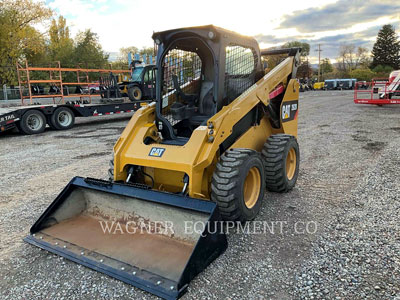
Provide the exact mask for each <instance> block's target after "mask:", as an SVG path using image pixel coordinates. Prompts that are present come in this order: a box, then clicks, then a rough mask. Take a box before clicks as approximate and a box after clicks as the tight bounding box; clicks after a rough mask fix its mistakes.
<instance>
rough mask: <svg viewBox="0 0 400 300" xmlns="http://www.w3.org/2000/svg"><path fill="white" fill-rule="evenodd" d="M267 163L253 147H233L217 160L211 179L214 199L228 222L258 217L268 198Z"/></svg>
mask: <svg viewBox="0 0 400 300" xmlns="http://www.w3.org/2000/svg"><path fill="white" fill-rule="evenodd" d="M264 176H265V175H264V165H263V162H262V159H261V157H260V154H259V153H258V152H256V151H254V150H251V149H230V150H228V151H226V152H225V153H224V154H223V155H222V156H221V158H220V161H219V162H218V163H217V166H216V169H215V171H214V174H213V178H212V182H211V199H212V200H213V201H215V202H216V203H217V205H218V208H219V212H220V214H221V216H222V218H223V219H224V220H227V221H241V222H243V221H248V220H252V219H254V218H255V217H256V216H257V214H258V212H259V211H260V208H261V203H262V199H263V198H264V190H265V178H264Z"/></svg>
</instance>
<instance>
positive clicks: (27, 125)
mask: <svg viewBox="0 0 400 300" xmlns="http://www.w3.org/2000/svg"><path fill="white" fill-rule="evenodd" d="M45 128H46V117H45V116H44V114H43V113H42V112H41V111H39V110H35V109H32V110H28V111H27V112H26V113H24V115H23V116H22V117H21V120H20V121H19V126H18V129H19V130H20V131H21V132H22V133H24V134H38V133H42V132H43V131H44V130H45Z"/></svg>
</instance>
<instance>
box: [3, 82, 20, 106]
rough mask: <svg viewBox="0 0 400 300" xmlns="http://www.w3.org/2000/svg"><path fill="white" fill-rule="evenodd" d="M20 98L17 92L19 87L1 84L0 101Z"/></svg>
mask: <svg viewBox="0 0 400 300" xmlns="http://www.w3.org/2000/svg"><path fill="white" fill-rule="evenodd" d="M19 99H21V97H20V94H19V88H18V87H17V88H11V87H8V86H6V85H3V87H2V88H0V101H1V102H7V101H9V100H19Z"/></svg>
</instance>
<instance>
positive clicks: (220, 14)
mask: <svg viewBox="0 0 400 300" xmlns="http://www.w3.org/2000/svg"><path fill="white" fill-rule="evenodd" d="M46 3H47V4H48V6H50V7H51V8H52V9H54V10H55V11H56V13H57V14H61V15H63V16H64V17H65V18H66V19H67V22H68V25H69V27H70V29H71V32H72V34H73V35H75V34H76V33H77V32H78V31H79V30H84V29H87V28H90V29H92V30H93V31H94V32H96V33H97V34H98V35H99V40H100V43H101V45H102V47H103V49H104V50H105V51H106V52H118V50H119V49H120V48H121V47H129V46H136V47H138V48H142V47H144V46H146V47H150V46H153V40H152V39H151V36H152V34H153V32H156V31H163V30H168V29H173V28H180V27H187V26H197V25H207V24H214V25H216V26H220V27H223V28H226V29H229V30H233V31H236V32H238V33H240V34H244V35H250V36H253V37H254V38H256V39H257V41H258V42H259V43H260V48H267V47H272V46H279V45H282V44H284V43H285V42H287V41H293V40H298V41H302V42H307V43H309V44H310V46H311V50H310V61H311V63H316V62H317V61H318V59H317V57H318V52H316V49H317V47H318V46H317V45H318V44H321V49H322V50H323V51H322V52H321V58H325V57H328V58H330V59H331V61H333V62H334V61H335V58H336V57H337V56H338V51H339V48H340V45H342V44H354V45H356V46H362V47H367V48H368V49H369V50H371V49H372V46H373V44H374V42H375V40H376V35H377V33H378V31H379V29H380V28H381V27H382V25H384V24H392V25H394V26H395V28H396V29H397V32H398V33H399V36H400V0H301V1H299V0H295V1H292V0H280V1H277V0H273V1H270V0H261V1H258V0H247V1H244V0H241V1H237V0H228V1H225V0H201V1H189V0H186V1H185V0H153V1H143V0H47V1H46Z"/></svg>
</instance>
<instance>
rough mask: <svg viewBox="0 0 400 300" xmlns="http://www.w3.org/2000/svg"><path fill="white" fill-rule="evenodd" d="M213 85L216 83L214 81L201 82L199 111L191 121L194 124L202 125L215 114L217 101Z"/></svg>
mask: <svg viewBox="0 0 400 300" xmlns="http://www.w3.org/2000/svg"><path fill="white" fill-rule="evenodd" d="M213 87H214V83H213V82H212V81H203V82H202V83H201V90H200V97H199V101H198V113H197V114H195V115H193V116H191V117H190V123H191V124H192V125H194V126H200V125H202V124H203V123H205V122H206V121H207V120H208V119H209V118H210V117H211V116H212V115H213V114H214V110H215V101H214V96H213Z"/></svg>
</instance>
